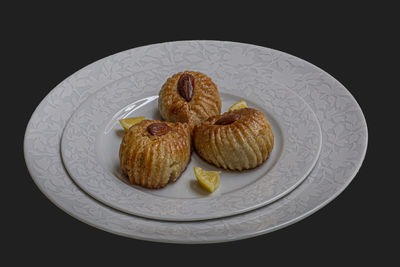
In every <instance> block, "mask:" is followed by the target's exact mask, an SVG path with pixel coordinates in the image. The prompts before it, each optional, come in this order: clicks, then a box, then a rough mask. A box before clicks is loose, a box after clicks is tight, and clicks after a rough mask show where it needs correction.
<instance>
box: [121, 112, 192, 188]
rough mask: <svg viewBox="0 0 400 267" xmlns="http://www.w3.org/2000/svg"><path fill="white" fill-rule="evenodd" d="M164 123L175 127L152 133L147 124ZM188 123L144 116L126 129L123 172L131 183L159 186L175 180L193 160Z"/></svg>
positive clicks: (151, 186) (122, 161) (152, 186)
mask: <svg viewBox="0 0 400 267" xmlns="http://www.w3.org/2000/svg"><path fill="white" fill-rule="evenodd" d="M153 123H163V124H166V125H168V126H169V127H171V129H170V131H169V132H167V133H166V134H164V135H161V136H156V135H152V134H150V132H149V131H148V130H147V127H148V126H149V125H151V124H153ZM190 153H191V135H190V127H189V125H188V124H186V123H185V124H182V123H171V122H161V121H156V120H144V121H142V122H140V123H138V124H136V125H134V126H132V127H131V128H129V130H128V131H126V133H125V135H124V137H123V139H122V142H121V146H120V150H119V158H120V165H121V169H122V172H123V173H124V174H125V175H127V176H128V178H129V182H130V183H131V184H136V185H141V186H143V187H146V188H151V189H158V188H162V187H165V186H166V185H167V184H168V183H171V182H175V181H176V180H177V179H178V178H179V176H180V175H181V174H182V172H183V171H184V170H185V168H186V166H187V164H188V163H189V160H190Z"/></svg>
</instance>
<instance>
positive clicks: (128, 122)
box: [119, 117, 146, 130]
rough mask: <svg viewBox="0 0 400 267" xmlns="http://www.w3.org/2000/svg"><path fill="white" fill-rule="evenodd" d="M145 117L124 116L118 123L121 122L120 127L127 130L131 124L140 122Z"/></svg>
mask: <svg viewBox="0 0 400 267" xmlns="http://www.w3.org/2000/svg"><path fill="white" fill-rule="evenodd" d="M145 119H146V118H145V117H131V118H125V119H121V120H119V123H121V125H122V127H124V129H125V130H129V128H131V127H132V126H133V125H135V124H137V123H139V122H141V121H142V120H145Z"/></svg>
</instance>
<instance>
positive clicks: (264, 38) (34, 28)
mask: <svg viewBox="0 0 400 267" xmlns="http://www.w3.org/2000/svg"><path fill="white" fill-rule="evenodd" d="M245 2H246V3H243V2H237V3H229V5H228V4H227V5H220V6H217V5H216V2H214V3H206V2H183V3H180V4H172V3H171V2H165V3H164V4H160V3H156V2H152V3H149V4H148V5H145V4H143V3H141V2H131V3H130V4H131V5H129V6H128V5H126V4H116V3H114V2H110V3H108V4H107V5H101V4H99V3H96V5H95V6H89V7H88V6H83V5H82V3H79V4H78V3H72V2H68V3H67V4H61V3H52V4H46V5H39V4H37V3H35V4H19V5H15V6H13V7H11V6H5V7H3V8H2V11H3V16H2V17H1V28H2V39H1V42H2V47H3V49H2V52H3V62H2V73H3V75H2V76H3V79H4V80H6V82H7V83H6V84H5V85H3V86H4V88H2V90H3V94H2V95H3V101H2V102H3V104H2V105H1V109H2V115H3V116H2V118H3V126H2V129H3V130H2V131H3V133H2V135H6V137H4V138H7V139H3V142H5V143H6V150H7V152H3V156H5V157H4V159H2V166H3V168H4V167H5V168H6V170H7V172H6V174H4V175H3V177H2V178H3V186H2V192H3V193H2V194H1V195H2V200H3V201H2V204H3V212H2V220H1V221H2V222H1V223H2V230H3V231H2V232H3V234H2V235H4V237H5V238H3V240H2V241H3V242H2V243H3V244H5V245H6V250H3V251H2V255H3V256H6V257H9V258H10V259H12V260H13V261H14V263H17V262H19V261H22V260H25V259H27V260H28V262H31V263H41V264H45V263H54V264H61V263H70V264H79V263H81V262H82V261H83V260H88V261H89V262H91V263H105V264H112V265H114V266H117V265H118V264H132V265H134V264H137V263H138V262H137V261H138V260H141V259H143V261H142V262H143V263H144V264H146V263H158V264H160V263H167V264H169V263H170V264H174V265H181V264H182V265H183V264H185V265H188V266H191V265H203V266H206V265H209V264H210V263H213V262H216V261H221V262H224V263H238V264H246V265H248V264H252V265H253V264H255V263H256V262H258V263H259V264H263V265H264V264H265V265H270V264H277V263H281V264H286V263H289V262H290V263H295V264H308V265H317V264H318V265H326V264H328V265H329V264H336V265H339V264H345V263H352V264H360V263H364V262H368V263H372V264H374V263H375V264H378V263H379V264H380V265H382V264H383V265H385V264H384V263H387V262H389V260H391V259H393V258H394V256H395V255H394V254H393V253H395V251H398V245H396V244H391V241H392V240H396V239H398V238H399V232H398V230H397V228H398V224H397V226H396V224H395V222H398V221H396V220H397V219H396V218H394V214H396V212H398V210H399V209H398V208H397V207H393V206H392V205H393V204H395V203H396V202H397V203H398V200H397V199H396V197H395V196H396V195H395V194H392V193H389V191H390V188H393V187H394V185H392V183H393V180H395V179H398V176H399V175H398V173H397V172H391V171H389V169H388V167H387V166H389V165H392V164H391V162H390V159H388V158H387V157H388V156H387V155H386V154H385V153H386V152H385V150H384V149H382V148H385V149H386V151H391V150H394V151H396V146H397V147H398V145H397V144H396V143H393V142H392V143H391V144H390V145H388V143H386V144H385V142H387V140H388V139H389V140H390V138H391V137H390V135H391V134H392V132H394V131H395V128H394V127H392V126H390V125H389V126H388V124H387V123H388V122H389V121H392V122H397V121H398V120H396V115H398V112H397V113H396V106H390V105H389V102H390V100H391V97H389V99H388V97H387V95H392V96H393V99H395V98H396V96H395V95H394V92H395V91H396V90H399V86H398V84H395V83H392V82H389V80H390V79H393V78H395V77H396V72H397V70H396V69H395V68H394V69H393V67H391V63H393V62H395V61H396V58H397V59H398V55H395V54H394V51H395V50H392V48H395V47H396V45H397V44H396V43H395V39H394V37H396V35H398V34H399V27H398V26H396V23H397V24H399V21H398V20H396V19H395V14H393V13H394V12H392V11H394V10H395V9H394V8H393V7H390V6H385V5H384V4H383V2H382V3H381V4H380V5H379V6H376V5H368V4H365V3H363V5H362V6H355V7H352V6H349V5H342V6H340V5H338V3H332V4H328V3H323V4H322V3H320V4H315V5H312V6H311V5H310V6H303V3H302V6H294V5H292V4H289V3H284V5H283V6H280V7H278V6H273V5H272V4H270V3H268V2H266V3H264V5H263V6H259V5H258V4H255V3H251V2H250V1H245ZM191 39H209V40H229V41H237V42H245V43H251V44H256V45H260V46H266V47H269V48H274V49H277V50H281V51H284V52H287V53H290V54H293V55H295V56H297V57H300V58H302V59H305V60H307V61H309V62H311V63H313V64H315V65H317V66H319V67H320V68H322V69H323V70H325V71H326V72H328V73H330V74H331V75H333V76H334V77H335V78H336V79H337V80H339V81H340V82H341V83H342V84H344V86H345V87H346V88H348V90H349V91H350V92H351V93H352V94H353V96H354V97H355V98H356V99H357V101H358V102H359V104H360V106H361V108H362V110H363V112H364V115H365V117H366V119H367V123H368V128H369V146H368V151H367V156H366V158H365V161H364V163H363V166H362V167H361V169H360V171H359V173H358V174H357V176H356V177H355V179H354V180H353V182H352V183H351V184H350V185H349V187H348V188H347V189H346V190H345V191H344V192H343V193H342V194H340V195H339V196H338V197H337V198H336V199H335V200H334V201H333V202H331V203H330V204H328V205H327V206H325V207H324V208H322V209H321V210H319V211H318V212H317V213H315V214H313V215H311V216H310V217H308V218H306V219H304V220H302V221H300V222H298V223H296V224H294V225H291V226H289V227H286V228H284V229H281V230H279V231H276V232H273V233H269V234H266V235H262V236H258V237H254V238H250V239H246V240H240V241H234V242H228V243H220V244H211V245H177V244H163V243H154V242H147V241H140V240H134V239H129V238H126V237H122V236H117V235H113V234H110V233H108V232H104V231H101V230H98V229H96V228H93V227H91V226H88V225H86V224H84V223H82V222H80V221H78V220H77V219H74V218H73V217H71V216H69V215H67V214H66V213H64V212H63V211H61V210H60V209H59V208H57V207H56V206H55V205H54V204H52V203H51V202H50V201H49V200H48V199H47V198H46V197H45V196H44V195H43V194H42V193H41V192H40V191H39V189H38V188H37V187H36V185H35V184H34V182H33V181H32V179H31V177H30V175H29V173H28V171H27V169H26V165H25V162H24V158H23V146H22V143H23V135H24V132H25V128H26V125H27V123H28V121H29V118H30V116H31V114H32V113H33V111H34V109H35V107H36V106H37V105H38V104H39V103H40V101H41V100H42V99H43V98H44V97H45V96H46V95H47V94H48V93H49V92H50V91H51V90H52V89H53V88H54V87H55V86H56V85H57V84H59V83H60V82H61V81H62V80H63V79H65V78H66V77H68V76H69V75H71V74H72V73H74V72H76V71H77V70H79V69H81V68H82V67H84V66H86V65H87V64H90V63H92V62H94V61H96V60H99V59H101V58H103V57H105V56H108V55H111V54H114V53H117V52H120V51H123V50H126V49H130V48H134V47H138V46H142V45H146V44H152V43H158V42H165V41H173V40H191ZM393 70H394V71H393ZM381 95H385V96H386V97H381ZM383 114H386V117H385V118H386V119H382V118H383ZM387 114H390V115H391V116H389V118H388V116H387ZM390 118H391V119H390ZM380 134H383V135H381V136H380V137H379V138H378V135H380ZM11 138H13V139H11ZM8 140H15V141H14V142H12V141H8ZM392 140H393V139H392ZM383 162H385V164H383ZM391 206H392V207H391ZM396 246H397V249H395V248H396Z"/></svg>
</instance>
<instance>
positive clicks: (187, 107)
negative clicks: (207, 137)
mask: <svg viewBox="0 0 400 267" xmlns="http://www.w3.org/2000/svg"><path fill="white" fill-rule="evenodd" d="M158 108H159V110H160V113H161V116H162V118H163V119H164V120H166V121H171V122H187V123H189V124H190V126H191V127H192V128H193V127H194V125H196V124H199V123H200V122H202V121H204V120H206V119H208V118H209V117H211V116H214V115H218V114H220V113H221V98H220V95H219V92H218V88H217V86H216V85H215V83H214V82H213V81H212V80H211V79H210V78H209V77H207V76H206V75H205V74H203V73H200V72H194V71H185V72H180V73H177V74H175V75H173V76H172V77H171V78H168V80H167V81H166V82H165V83H164V85H163V86H162V88H161V90H160V93H159V98H158Z"/></svg>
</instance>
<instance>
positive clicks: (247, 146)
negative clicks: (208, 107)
mask: <svg viewBox="0 0 400 267" xmlns="http://www.w3.org/2000/svg"><path fill="white" fill-rule="evenodd" d="M233 114H238V115H240V116H237V115H233ZM235 116H236V117H238V118H239V119H237V120H236V121H234V122H233V123H230V124H226V125H215V123H216V122H218V121H221V119H222V118H224V119H225V118H229V117H231V118H232V117H235ZM193 140H194V147H195V149H196V151H197V153H198V154H199V155H200V156H201V157H202V158H203V159H205V160H206V161H207V162H209V163H212V164H214V165H215V166H217V167H220V168H224V169H229V170H237V171H242V170H246V169H252V168H255V167H257V166H259V165H261V164H262V163H263V162H264V161H265V160H267V158H268V157H269V155H270V153H271V151H272V149H273V147H274V134H273V132H272V128H271V124H270V123H269V121H268V120H267V118H266V117H265V116H264V114H263V113H262V112H260V111H258V110H255V109H252V108H243V109H239V110H235V111H230V112H226V113H224V114H222V115H218V116H214V117H211V118H209V119H208V120H207V121H205V122H203V123H201V124H200V125H198V126H197V127H196V128H195V130H194V134H193Z"/></svg>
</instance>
